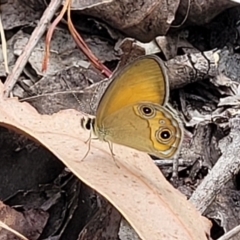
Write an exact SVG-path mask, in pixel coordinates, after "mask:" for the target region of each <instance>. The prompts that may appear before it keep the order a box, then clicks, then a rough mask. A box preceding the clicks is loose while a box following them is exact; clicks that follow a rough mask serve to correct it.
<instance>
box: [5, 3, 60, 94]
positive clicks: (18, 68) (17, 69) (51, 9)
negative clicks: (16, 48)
mask: <svg viewBox="0 0 240 240" xmlns="http://www.w3.org/2000/svg"><path fill="white" fill-rule="evenodd" d="M61 4H62V0H52V1H51V2H50V4H49V6H48V7H47V9H46V10H45V12H44V13H43V15H42V17H41V19H40V21H39V23H38V26H37V27H36V28H35V29H34V31H33V33H32V35H31V37H30V39H29V41H28V43H27V45H26V46H25V48H24V51H23V52H22V54H21V55H20V56H19V58H18V59H17V61H16V63H15V65H14V68H13V70H12V72H11V73H10V75H9V76H8V78H7V80H6V82H5V83H4V97H8V96H9V94H10V92H11V90H12V89H13V87H14V85H15V83H16V82H17V80H18V78H19V76H20V74H21V73H22V71H23V68H24V67H25V65H26V63H27V61H28V59H29V57H30V55H31V53H32V51H33V49H34V47H35V46H36V45H37V43H38V41H39V39H40V38H41V37H42V35H43V34H44V32H45V31H46V29H47V27H48V24H49V22H50V21H51V19H52V18H53V16H54V14H55V13H56V11H57V10H58V8H59V7H60V6H61Z"/></svg>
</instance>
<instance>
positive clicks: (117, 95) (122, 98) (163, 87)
mask: <svg viewBox="0 0 240 240" xmlns="http://www.w3.org/2000/svg"><path fill="white" fill-rule="evenodd" d="M112 79H113V80H112V82H111V83H110V84H109V86H108V88H107V90H106V91H105V93H104V95H103V97H102V99H101V101H100V103H99V105H98V109H97V114H96V124H97V126H99V127H100V126H101V123H102V121H103V119H105V118H106V117H107V116H109V115H111V114H113V113H115V112H117V111H118V110H119V109H121V108H124V107H125V106H128V105H130V104H133V103H136V102H139V101H149V102H155V103H159V104H161V105H164V104H165V103H166V102H167V101H168V92H169V86H168V78H167V75H166V73H165V67H164V66H163V64H162V62H161V61H160V59H159V58H158V57H156V56H144V57H140V58H138V59H137V60H135V61H134V62H132V63H131V64H130V65H128V66H127V67H125V68H124V69H123V70H121V71H120V72H116V73H115V74H114V75H113V77H112Z"/></svg>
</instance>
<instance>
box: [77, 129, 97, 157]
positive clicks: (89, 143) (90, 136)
mask: <svg viewBox="0 0 240 240" xmlns="http://www.w3.org/2000/svg"><path fill="white" fill-rule="evenodd" d="M96 139H98V138H92V132H91V131H90V135H89V138H88V139H87V141H85V142H84V143H86V144H87V145H88V149H87V152H86V153H85V155H84V157H83V158H82V159H81V161H83V160H84V159H85V158H86V157H87V155H88V153H89V151H90V148H91V141H92V140H96Z"/></svg>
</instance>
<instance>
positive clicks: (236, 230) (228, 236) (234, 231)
mask: <svg viewBox="0 0 240 240" xmlns="http://www.w3.org/2000/svg"><path fill="white" fill-rule="evenodd" d="M239 232H240V225H238V226H236V227H235V228H233V229H232V230H230V231H229V232H227V233H225V234H224V235H223V236H221V237H220V238H218V239H217V240H230V239H231V238H232V237H234V236H235V235H236V234H238V233H239Z"/></svg>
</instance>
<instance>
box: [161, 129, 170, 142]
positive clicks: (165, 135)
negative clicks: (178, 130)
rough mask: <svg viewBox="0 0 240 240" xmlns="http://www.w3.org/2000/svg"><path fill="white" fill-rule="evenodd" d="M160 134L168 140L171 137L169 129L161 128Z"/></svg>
mask: <svg viewBox="0 0 240 240" xmlns="http://www.w3.org/2000/svg"><path fill="white" fill-rule="evenodd" d="M160 136H161V138H162V139H164V140H168V139H169V138H170V137H171V132H170V131H169V130H163V131H162V132H161V134H160Z"/></svg>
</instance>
